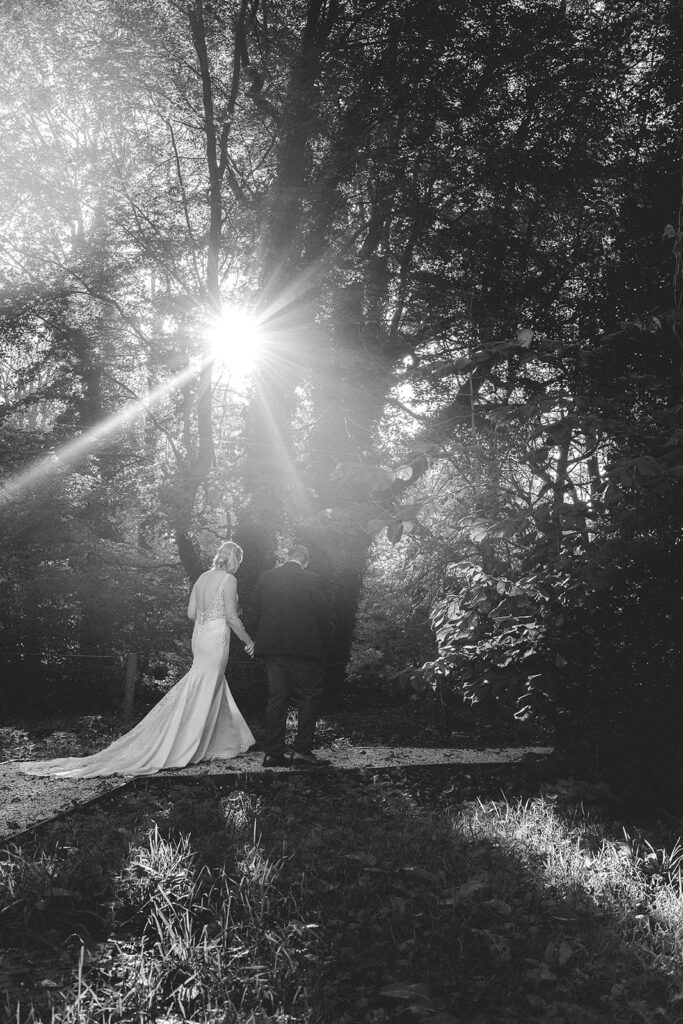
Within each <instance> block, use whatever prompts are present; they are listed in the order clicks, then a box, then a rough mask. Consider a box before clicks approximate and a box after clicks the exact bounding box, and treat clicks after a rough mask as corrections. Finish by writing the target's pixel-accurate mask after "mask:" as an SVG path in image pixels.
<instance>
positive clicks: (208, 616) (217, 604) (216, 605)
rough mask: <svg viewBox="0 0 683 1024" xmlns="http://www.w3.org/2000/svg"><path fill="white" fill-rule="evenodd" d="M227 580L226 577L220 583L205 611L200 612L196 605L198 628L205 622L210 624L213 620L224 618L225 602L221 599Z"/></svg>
mask: <svg viewBox="0 0 683 1024" xmlns="http://www.w3.org/2000/svg"><path fill="white" fill-rule="evenodd" d="M227 578H228V577H227V576H226V577H225V579H224V580H223V582H222V583H221V585H220V587H219V588H218V590H217V591H216V596H215V597H214V599H213V601H212V602H211V604H210V605H209V607H208V608H207V609H206V610H205V611H202V609H201V608H200V607H199V605H197V624H198V625H199V626H204V625H205V624H206V623H207V622H211V621H212V620H213V619H224V618H225V601H224V598H223V587H224V586H225V580H227Z"/></svg>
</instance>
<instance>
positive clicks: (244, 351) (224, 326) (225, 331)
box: [207, 307, 261, 378]
mask: <svg viewBox="0 0 683 1024" xmlns="http://www.w3.org/2000/svg"><path fill="white" fill-rule="evenodd" d="M207 341H208V345H209V358H210V359H211V360H212V361H213V362H215V363H218V364H219V365H220V366H223V367H225V369H226V370H228V372H229V373H230V374H231V375H232V376H234V377H241V378H244V377H248V376H249V374H250V373H251V372H252V370H253V369H254V367H255V365H256V360H257V359H258V355H259V350H260V348H261V334H260V332H259V324H258V321H257V320H256V319H255V318H254V317H253V316H250V315H249V313H247V312H245V311H244V310H242V309H238V308H237V307H228V308H226V309H224V310H223V311H222V313H221V314H220V316H218V317H216V318H215V320H214V321H213V322H212V323H211V325H210V326H209V329H208V331H207Z"/></svg>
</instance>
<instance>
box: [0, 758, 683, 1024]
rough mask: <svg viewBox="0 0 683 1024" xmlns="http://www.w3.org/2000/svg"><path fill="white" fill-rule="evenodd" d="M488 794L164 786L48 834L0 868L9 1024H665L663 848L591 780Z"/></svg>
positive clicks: (677, 944)
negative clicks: (533, 1023)
mask: <svg viewBox="0 0 683 1024" xmlns="http://www.w3.org/2000/svg"><path fill="white" fill-rule="evenodd" d="M493 784H494V782H493V780H491V779H488V780H487V778H486V775H485V772H482V773H480V774H479V775H477V777H476V778H475V779H474V780H473V779H472V778H471V776H467V777H466V776H459V777H455V776H453V773H452V771H451V770H449V773H448V776H447V777H446V776H445V775H443V774H442V773H441V774H439V775H434V774H433V773H432V775H430V773H429V772H428V771H425V770H422V771H420V772H415V773H412V774H411V773H410V772H407V771H406V772H398V771H392V772H376V773H374V775H373V776H372V778H370V777H364V776H362V775H361V776H359V775H353V774H351V773H347V774H346V776H345V777H344V778H341V777H338V776H336V775H333V774H328V775H319V774H316V776H315V778H313V777H308V778H307V779H301V778H298V779H297V780H296V781H294V780H292V779H288V778H286V777H278V778H273V777H271V778H267V777H265V778H261V779H260V780H257V779H252V780H251V781H250V783H249V785H248V786H247V787H237V788H235V787H234V786H229V787H228V788H225V789H223V790H221V789H220V788H218V789H217V788H216V787H215V786H214V785H212V784H208V783H207V782H206V781H204V783H202V784H196V785H194V786H193V787H191V788H189V787H188V786H186V785H184V784H183V783H178V782H177V781H176V782H174V783H171V784H170V785H169V788H168V789H167V790H166V791H165V792H164V791H162V792H159V791H158V790H156V789H152V788H151V787H149V788H147V789H144V788H141V789H140V791H139V792H137V793H135V794H133V795H128V796H127V797H125V798H122V799H120V800H119V801H118V802H116V803H115V804H114V805H113V806H111V805H110V807H109V808H108V809H107V810H106V811H105V810H104V809H102V808H100V809H95V811H91V812H90V814H89V815H87V816H86V815H84V816H81V817H80V818H79V819H78V818H75V819H73V820H72V821H69V820H66V821H63V822H61V823H56V824H54V825H52V826H50V827H49V828H48V829H47V831H44V832H43V833H42V835H41V836H39V837H37V838H36V841H35V842H34V843H25V844H23V845H22V846H15V847H14V848H13V849H12V850H10V851H8V853H6V854H5V856H4V857H3V858H2V860H1V861H0V888H1V889H2V892H3V895H4V898H3V906H4V908H5V909H4V912H3V914H2V918H3V925H4V928H3V970H4V971H5V974H4V977H3V981H4V983H5V984H6V985H7V987H8V997H7V1002H6V1009H7V1013H8V1017H9V1016H10V1015H11V1019H17V1020H18V1021H20V1022H21V1024H38V1022H41V1021H45V1022H47V1021H48V1020H50V1021H58V1022H63V1024H71V1022H74V1024H75V1022H76V1021H77V1020H79V1019H83V1017H84V1016H86V1017H87V1018H88V1020H93V1021H109V1022H112V1024H114V1022H116V1021H124V1020H128V1019H130V1017H131V1016H132V1015H134V1016H135V1017H136V1019H140V1020H142V1021H148V1020H149V1021H151V1020H154V1019H157V1020H158V1019H160V1018H162V1019H167V1020H175V1019H178V1020H181V1019H182V1020H190V1021H192V1020H196V1021H200V1020H201V1021H207V1020H214V1019H216V1020H219V1019H220V1020H221V1021H224V1020H226V1019H228V1020H233V1021H235V1022H240V1024H242V1022H243V1024H247V1022H248V1021H255V1020H260V1021H263V1022H265V1021H284V1020H285V1019H288V1020H290V1021H300V1022H302V1024H308V1022H313V1021H314V1020H318V1019H330V1020H331V1019H334V1020H338V1021H340V1022H344V1024H345V1022H350V1021H361V1022H363V1024H371V1022H384V1021H389V1020H391V1021H397V1022H402V1021H409V1020H414V1019H415V1018H417V1019H420V1020H422V1019H424V1020H434V1021H437V1022H441V1024H450V1022H452V1021H455V1020H458V1019H461V1018H462V1017H463V1016H464V1015H467V1016H468V1017H469V1018H470V1019H473V1020H481V1021H482V1022H483V1021H485V1020H490V1019H494V1018H495V1019H501V1020H509V1021H511V1022H515V1021H522V1020H528V1019H529V1017H530V1016H533V1017H534V1018H536V1017H538V1018H539V1019H548V1020H557V1019H562V1018H565V1019H568V1020H577V1021H596V1022H597V1021H599V1020H603V1019H604V1017H605V1013H607V1014H608V1015H609V1017H610V1019H611V1020H615V1021H617V1022H624V1024H627V1022H630V1021H633V1020H634V1019H639V1020H644V1021H646V1022H649V1021H653V1022H654V1021H656V1020H658V1019H660V1018H661V1016H662V1011H664V1012H665V1013H666V1014H667V1016H668V1017H669V1019H672V1020H675V1019H676V1014H677V1012H678V1011H677V1006H678V1003H679V1001H680V978H679V971H678V967H677V963H678V959H679V957H680V948H681V941H682V934H683V932H682V924H681V920H682V918H681V894H680V891H679V890H680V885H679V879H678V876H677V874H676V856H677V855H676V851H675V850H674V849H672V850H671V851H670V853H669V852H667V850H665V849H662V850H660V849H658V847H656V846H655V845H654V843H653V842H650V843H649V845H648V840H647V838H645V837H641V838H639V839H635V838H634V839H633V840H631V839H630V838H628V837H627V838H626V840H625V841H624V839H617V838H615V837H613V836H610V833H609V830H608V829H607V827H606V826H605V824H604V822H603V821H602V820H601V819H600V818H599V817H598V816H597V815H596V814H595V813H593V812H587V811H586V810H585V808H584V807H583V806H581V807H579V806H578V804H577V802H576V801H578V800H579V799H581V800H589V799H590V797H589V796H588V794H589V791H590V786H588V785H587V784H586V785H584V786H581V784H574V786H573V787H572V785H571V784H570V780H564V781H563V780H558V781H557V783H556V784H555V785H554V787H553V785H547V786H546V787H545V788H546V796H545V797H536V798H534V799H525V800H514V799H510V800H505V799H500V798H499V799H498V800H495V801H489V800H485V799H479V800H476V799H471V798H472V797H473V796H474V795H476V794H477V793H483V792H484V791H485V789H486V788H487V786H492V785H493ZM594 788H595V787H594ZM468 796H469V797H470V799H467V797H468ZM188 815H190V816H191V817H192V820H190V818H188ZM112 820H114V821H115V822H116V826H117V827H116V828H115V829H113V828H112V827H111V823H112ZM210 833H213V835H214V841H213V842H212V843H211V847H210V849H209V848H208V847H203V846H202V844H203V843H204V841H205V840H206V839H207V838H208V836H209V834H210ZM649 835H650V839H653V840H654V836H653V835H652V834H651V833H650V834H649ZM655 842H656V840H655ZM221 845H222V851H223V855H222V857H221V854H220V847H221ZM86 854H87V857H86ZM655 861H656V863H655ZM79 869H80V870H79ZM670 869H671V870H670ZM667 872H668V878H667ZM672 876H673V877H672ZM672 882H673V884H671V883H672ZM111 906H113V908H114V913H113V915H112V913H111V911H110V907H111ZM93 930H94V931H93ZM74 932H77V933H78V935H80V937H81V939H82V940H84V942H83V944H81V943H80V942H79V941H77V940H76V941H74ZM95 935H97V941H96V942H93V941H92V940H93V938H94V937H95ZM46 937H47V938H48V939H49V944H47V945H46V943H45V938H46ZM64 944H66V947H67V950H68V953H67V958H66V960H65V959H64V958H63V957H61V956H60V951H61V950H62V949H63V948H64ZM79 950H80V953H79ZM19 951H21V953H22V954H23V955H24V956H25V957H27V958H28V959H29V961H30V964H31V968H32V970H33V978H32V979H30V981H31V984H30V986H24V992H26V988H27V987H28V988H29V991H30V992H31V994H32V997H33V1000H34V1002H33V1006H32V1007H31V1006H30V1005H28V1001H27V999H26V996H25V995H24V996H23V997H20V1001H19V1005H18V1006H17V1002H16V1001H15V994H18V993H17V989H18V986H17V985H16V984H15V983H16V981H17V979H18V978H19V977H20V976H21V977H22V978H24V977H25V975H23V974H21V975H20V974H19V973H18V972H17V974H15V973H14V972H15V970H17V959H16V954H17V953H18V952H19ZM39 979H40V983H38V981H39Z"/></svg>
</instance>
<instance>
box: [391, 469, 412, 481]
mask: <svg viewBox="0 0 683 1024" xmlns="http://www.w3.org/2000/svg"><path fill="white" fill-rule="evenodd" d="M412 475H413V467H412V466H399V467H398V469H397V470H395V471H394V476H395V477H396V479H397V480H410V479H411V477H412Z"/></svg>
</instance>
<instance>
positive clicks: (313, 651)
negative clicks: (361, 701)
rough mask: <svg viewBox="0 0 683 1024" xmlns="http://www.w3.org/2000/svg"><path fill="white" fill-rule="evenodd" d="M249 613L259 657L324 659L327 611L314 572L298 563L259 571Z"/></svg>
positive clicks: (318, 581)
mask: <svg viewBox="0 0 683 1024" xmlns="http://www.w3.org/2000/svg"><path fill="white" fill-rule="evenodd" d="M252 611H253V615H254V619H255V621H256V622H257V626H256V654H257V655H259V657H261V658H278V657H279V658H306V659H310V660H315V661H322V660H323V659H324V658H325V652H326V647H327V642H328V631H329V610H328V605H327V599H326V598H325V594H324V592H323V589H322V585H321V582H320V577H319V576H317V575H316V574H315V573H314V572H309V571H308V569H304V568H303V567H302V566H301V565H299V563H298V562H285V563H284V565H280V566H278V567H277V569H270V570H268V571H267V572H262V573H261V575H260V576H259V578H258V582H257V584H256V589H255V592H254V598H253V606H252Z"/></svg>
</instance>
